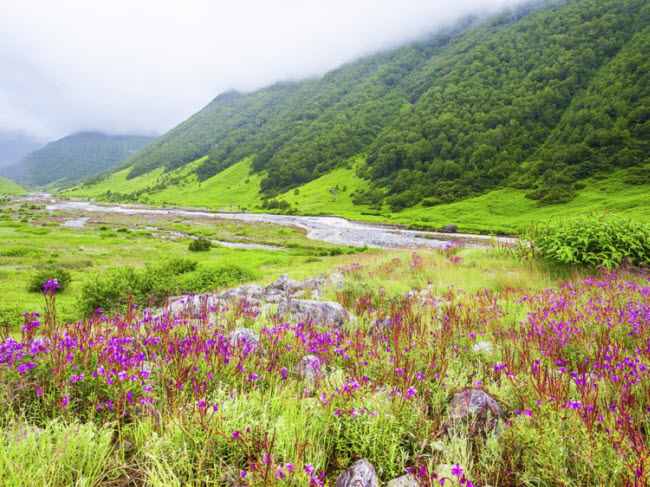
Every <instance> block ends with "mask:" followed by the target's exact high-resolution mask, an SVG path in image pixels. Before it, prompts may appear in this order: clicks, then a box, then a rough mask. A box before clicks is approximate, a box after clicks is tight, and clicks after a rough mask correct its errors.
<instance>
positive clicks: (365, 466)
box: [334, 458, 379, 487]
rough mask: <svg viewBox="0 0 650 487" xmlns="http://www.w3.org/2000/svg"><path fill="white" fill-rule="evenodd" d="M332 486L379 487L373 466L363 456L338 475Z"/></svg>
mask: <svg viewBox="0 0 650 487" xmlns="http://www.w3.org/2000/svg"><path fill="white" fill-rule="evenodd" d="M334 487H379V480H377V472H375V467H374V466H373V465H372V463H370V462H369V461H368V460H366V459H365V458H364V459H362V460H359V461H358V462H355V463H354V464H352V465H351V466H350V467H348V468H347V469H346V470H344V471H343V472H342V473H341V475H339V476H338V478H337V479H336V482H334Z"/></svg>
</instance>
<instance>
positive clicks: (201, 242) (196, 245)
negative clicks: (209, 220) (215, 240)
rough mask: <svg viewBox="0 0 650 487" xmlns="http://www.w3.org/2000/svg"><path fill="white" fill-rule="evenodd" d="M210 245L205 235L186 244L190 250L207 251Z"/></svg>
mask: <svg viewBox="0 0 650 487" xmlns="http://www.w3.org/2000/svg"><path fill="white" fill-rule="evenodd" d="M210 247H212V242H211V241H210V240H208V239H207V238H205V237H199V238H195V239H194V240H192V241H191V242H190V244H189V245H188V246H187V248H188V250H190V251H192V252H207V251H208V250H210Z"/></svg>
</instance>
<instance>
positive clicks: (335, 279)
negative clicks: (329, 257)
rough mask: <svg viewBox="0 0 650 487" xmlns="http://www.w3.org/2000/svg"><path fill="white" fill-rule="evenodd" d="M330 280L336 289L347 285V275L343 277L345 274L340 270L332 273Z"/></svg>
mask: <svg viewBox="0 0 650 487" xmlns="http://www.w3.org/2000/svg"><path fill="white" fill-rule="evenodd" d="M328 281H329V283H330V284H331V285H332V286H334V289H339V288H340V287H341V286H343V285H345V277H343V274H341V273H340V272H335V273H334V274H332V275H331V276H330V277H329V279H328Z"/></svg>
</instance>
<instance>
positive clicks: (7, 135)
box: [0, 130, 45, 168]
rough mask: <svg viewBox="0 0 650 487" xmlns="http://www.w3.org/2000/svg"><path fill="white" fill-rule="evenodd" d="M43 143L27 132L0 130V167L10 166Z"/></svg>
mask: <svg viewBox="0 0 650 487" xmlns="http://www.w3.org/2000/svg"><path fill="white" fill-rule="evenodd" d="M44 144H45V143H44V142H43V141H42V140H40V139H38V138H36V137H34V136H31V135H28V134H25V133H21V132H15V131H9V130H0V168H1V167H7V166H12V165H14V164H16V163H17V162H19V161H20V160H21V159H22V158H23V157H25V156H26V155H27V154H29V153H30V152H33V151H35V150H36V149H38V148H40V147H42V146H43V145H44Z"/></svg>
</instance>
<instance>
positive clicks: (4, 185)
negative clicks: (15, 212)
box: [0, 178, 25, 194]
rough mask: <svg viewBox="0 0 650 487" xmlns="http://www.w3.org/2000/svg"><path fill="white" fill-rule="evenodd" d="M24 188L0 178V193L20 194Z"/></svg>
mask: <svg viewBox="0 0 650 487" xmlns="http://www.w3.org/2000/svg"><path fill="white" fill-rule="evenodd" d="M24 192H25V190H24V189H23V188H22V187H21V186H20V185H19V184H17V183H14V182H13V181H9V180H8V179H5V178H0V194H22V193H24Z"/></svg>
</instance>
